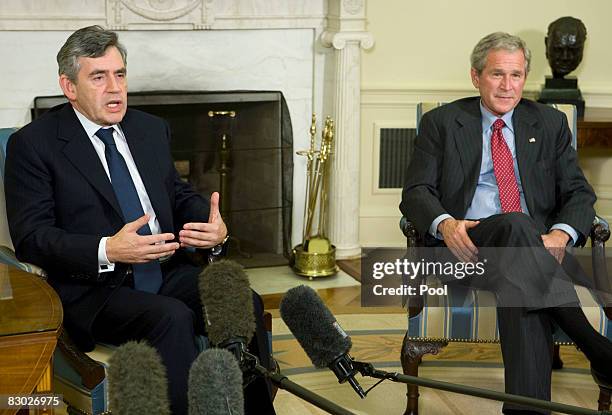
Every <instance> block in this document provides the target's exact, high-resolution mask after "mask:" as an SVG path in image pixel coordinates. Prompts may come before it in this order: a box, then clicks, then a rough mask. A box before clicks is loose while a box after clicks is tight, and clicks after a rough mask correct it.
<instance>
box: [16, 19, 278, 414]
mask: <svg viewBox="0 0 612 415" xmlns="http://www.w3.org/2000/svg"><path fill="white" fill-rule="evenodd" d="M57 60H58V64H59V83H60V87H61V88H62V91H63V92H64V94H65V95H66V97H67V98H68V100H69V102H70V103H69V104H65V105H60V106H58V107H55V108H53V109H51V110H50V111H49V112H48V113H46V114H44V115H43V116H42V117H40V118H39V119H37V120H35V121H33V122H32V123H30V124H29V125H27V126H25V127H23V128H22V129H20V130H19V131H18V132H16V133H15V134H14V135H13V136H12V137H11V139H10V142H9V145H8V150H7V161H6V179H5V180H6V184H5V189H6V201H7V215H8V218H9V226H10V231H11V237H12V240H13V242H14V245H15V250H16V253H17V256H18V258H20V259H21V260H24V261H28V262H32V263H34V264H36V265H39V266H41V267H42V268H44V269H45V270H46V271H47V272H48V275H49V283H50V284H51V285H52V286H53V287H54V288H55V290H56V291H57V293H58V294H59V296H60V298H61V300H62V303H63V306H64V324H65V326H66V327H67V329H68V331H69V333H70V334H71V336H72V337H73V338H74V340H75V342H76V343H77V344H78V345H79V346H80V347H81V348H82V349H83V350H85V351H88V350H91V349H92V348H93V347H94V343H95V342H96V341H103V342H109V343H113V344H121V343H124V342H125V341H128V340H132V339H144V340H146V341H148V342H149V343H150V344H151V345H152V346H154V347H155V348H156V349H157V350H158V351H159V353H160V355H161V357H162V360H163V362H164V363H165V365H166V368H167V374H168V379H169V392H170V399H171V406H172V410H173V413H175V414H184V413H186V412H187V379H188V372H189V368H190V366H191V363H192V362H193V360H194V359H195V358H196V354H197V347H196V342H195V335H196V334H203V333H204V321H203V316H202V305H201V303H200V299H199V294H198V288H197V280H198V275H199V273H200V272H201V269H202V268H201V267H200V266H196V265H195V264H192V263H190V262H189V261H188V260H187V257H186V255H185V254H184V250H185V249H191V250H194V249H195V250H197V251H199V252H200V253H201V254H203V255H205V256H208V257H209V258H213V257H214V256H215V255H219V253H220V252H221V251H222V249H223V244H224V242H225V241H226V239H227V228H226V226H225V223H224V222H223V218H222V217H221V215H220V213H219V195H218V193H213V195H212V196H211V199H210V202H209V201H208V200H206V199H204V198H203V197H201V196H200V195H199V194H198V193H196V192H195V191H194V190H193V189H192V188H191V186H190V185H188V184H187V183H185V182H183V181H182V180H181V179H180V178H179V176H178V174H177V172H176V170H175V168H174V163H173V160H172V157H171V154H170V147H169V140H170V129H169V127H168V124H167V123H166V122H165V121H164V120H162V119H160V118H157V117H154V116H152V115H148V114H146V113H143V112H140V111H136V110H131V109H128V108H127V76H126V75H127V71H126V50H125V48H124V47H123V46H122V45H121V44H120V43H119V41H118V38H117V35H116V33H114V32H110V31H106V30H104V29H102V28H101V27H99V26H91V27H86V28H83V29H80V30H78V31H76V32H75V33H73V34H72V35H71V36H70V37H69V38H68V39H67V41H66V43H65V44H64V45H63V46H62V48H61V49H60V51H59V53H58V55H57ZM226 295H231V293H227V294H226ZM254 303H255V313H256V315H255V319H256V322H257V332H256V336H255V338H254V339H253V341H252V342H251V344H250V346H249V347H250V350H251V351H252V352H254V353H256V354H259V355H260V357H261V359H262V361H263V363H264V364H265V365H267V364H269V361H268V359H269V355H268V353H267V350H268V344H267V337H266V335H265V331H264V328H263V323H262V312H263V310H262V301H261V298H260V297H259V296H257V295H256V294H255V293H254ZM245 402H246V406H247V411H249V412H251V413H257V414H267V413H269V414H272V413H274V409H273V407H272V403H271V401H270V396H269V394H268V390H267V387H266V384H265V382H264V381H263V380H261V381H256V382H253V383H251V384H250V385H249V387H248V388H247V390H246V391H245Z"/></svg>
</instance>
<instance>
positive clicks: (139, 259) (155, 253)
mask: <svg viewBox="0 0 612 415" xmlns="http://www.w3.org/2000/svg"><path fill="white" fill-rule="evenodd" d="M148 222H149V215H148V214H145V215H143V216H141V217H140V218H138V219H136V220H135V221H133V222H130V223H126V224H125V225H124V226H123V228H121V230H120V231H119V232H117V233H116V234H115V235H113V236H111V237H110V238H108V239H107V240H106V257H107V258H108V260H109V261H110V262H123V263H125V264H140V263H144V262H149V261H153V260H156V259H159V258H162V257H165V256H168V255H172V254H174V251H176V250H177V249H178V248H179V244H178V243H176V242H168V243H160V242H165V241H171V240H173V239H174V235H173V234H171V233H160V234H156V235H139V234H138V233H136V232H137V231H138V229H140V228H142V227H143V226H144V225H146V224H147V223H148Z"/></svg>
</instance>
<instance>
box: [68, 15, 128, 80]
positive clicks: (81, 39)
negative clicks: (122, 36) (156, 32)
mask: <svg viewBox="0 0 612 415" xmlns="http://www.w3.org/2000/svg"><path fill="white" fill-rule="evenodd" d="M111 46H114V47H116V48H117V50H118V51H119V53H120V54H121V57H122V58H123V64H124V65H127V50H126V49H125V47H124V46H123V45H122V44H121V43H119V37H118V36H117V33H115V32H111V31H110V30H106V29H104V28H103V27H101V26H97V25H96V26H88V27H84V28H82V29H79V30H77V31H76V32H74V33H73V34H71V35H70V37H69V38H68V39H66V43H64V45H63V46H62V48H61V49H60V50H59V52H58V53H57V65H58V67H59V68H58V72H59V74H60V75H66V76H67V77H68V79H70V80H71V81H72V82H74V83H76V80H77V74H78V73H79V69H80V68H79V58H80V57H87V58H99V57H100V56H103V55H104V54H105V53H106V49H108V48H109V47H111Z"/></svg>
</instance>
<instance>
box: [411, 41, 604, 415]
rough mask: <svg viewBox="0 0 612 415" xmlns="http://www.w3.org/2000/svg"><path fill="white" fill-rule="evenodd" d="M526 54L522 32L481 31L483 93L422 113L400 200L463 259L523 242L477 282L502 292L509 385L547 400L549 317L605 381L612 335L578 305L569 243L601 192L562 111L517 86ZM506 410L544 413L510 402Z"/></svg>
mask: <svg viewBox="0 0 612 415" xmlns="http://www.w3.org/2000/svg"><path fill="white" fill-rule="evenodd" d="M530 57H531V53H530V51H529V49H528V48H527V46H526V44H525V42H524V41H523V40H522V39H520V38H518V37H516V36H512V35H509V34H506V33H500V32H497V33H492V34H490V35H488V36H486V37H484V38H483V39H481V40H480V41H479V42H478V44H477V45H476V47H475V48H474V51H473V52H472V55H471V64H472V68H471V79H472V83H473V84H474V86H475V87H476V88H478V90H479V92H480V97H473V98H466V99H461V100H458V101H455V102H453V103H451V104H448V105H444V106H442V107H440V108H438V109H436V110H433V111H430V112H428V113H427V114H425V115H424V116H423V119H422V121H421V124H420V131H419V135H418V137H417V139H416V144H415V150H414V155H413V157H412V162H411V164H410V166H409V168H408V181H407V183H406V186H405V187H404V190H403V194H402V202H401V204H400V209H401V211H402V213H403V214H404V216H406V217H407V218H408V219H409V220H410V221H412V222H413V223H414V224H415V226H416V228H417V229H418V230H419V232H421V234H423V235H425V242H426V244H428V245H429V246H441V245H446V246H447V247H448V249H449V250H450V252H452V254H454V256H455V257H457V258H458V259H459V260H461V261H466V262H470V261H474V260H476V259H477V258H479V257H480V258H482V255H483V252H485V251H486V250H487V249H490V248H492V247H495V248H503V247H519V249H512V250H505V251H504V250H502V249H499V250H497V252H498V255H496V256H495V258H494V261H493V263H491V264H490V265H491V268H493V269H494V272H493V273H490V274H487V278H486V279H485V281H480V282H479V284H481V285H480V288H485V289H490V290H491V291H493V292H494V293H495V294H496V297H497V301H498V305H499V307H498V319H499V332H500V339H501V343H502V355H503V359H504V365H505V382H506V391H507V392H509V393H514V394H521V395H527V396H532V397H536V398H539V399H546V400H549V399H550V378H551V369H552V358H551V355H552V354H551V351H552V332H551V322H553V321H554V322H556V323H557V324H558V325H559V326H560V327H561V328H562V329H563V330H564V331H565V332H566V333H567V334H568V335H569V336H570V337H571V338H572V340H573V341H574V342H575V343H576V344H577V345H578V346H579V347H580V349H581V350H582V351H583V352H584V353H585V355H586V356H587V357H588V359H589V360H590V362H591V368H592V373H593V375H594V377H595V379H596V381H597V382H598V383H599V384H600V385H604V386H608V387H609V386H610V380H611V379H612V373H611V369H610V367H612V343H610V341H608V340H607V339H606V338H604V337H602V336H601V335H599V334H598V333H597V332H596V331H595V330H593V328H592V327H591V325H590V324H589V322H588V321H587V319H586V317H585V315H584V314H583V312H582V310H581V309H580V307H579V306H578V304H579V303H578V298H577V296H576V292H575V290H574V288H573V284H572V278H575V276H576V275H575V274H576V273H578V269H579V267H577V264H576V261H575V259H574V258H573V257H571V256H569V255H564V254H565V247H566V246H567V245H577V246H582V245H584V243H585V240H586V236H587V235H588V233H589V229H590V226H591V223H592V221H593V218H594V215H595V212H594V209H593V204H594V203H595V195H594V193H593V190H592V188H591V186H589V184H588V183H587V181H586V180H585V178H584V176H583V174H582V171H581V170H580V168H579V167H578V163H577V156H576V152H575V150H574V149H573V148H572V147H571V144H570V143H571V133H570V131H569V128H568V124H567V119H566V117H565V115H563V114H562V113H560V112H559V111H557V110H555V109H552V108H550V107H547V106H545V105H541V104H537V103H535V102H531V101H528V100H525V99H523V98H522V93H523V88H524V85H525V80H526V77H527V74H528V72H529V63H530ZM521 247H528V250H521V249H520V248H521ZM486 252H489V251H486ZM517 255H518V257H517ZM559 264H562V266H561V267H559V266H558V265H559ZM483 285H484V286H483ZM503 410H504V412H505V413H507V414H529V413H539V412H537V411H533V410H531V409H529V408H525V407H520V406H516V405H508V404H505V405H504V409H503Z"/></svg>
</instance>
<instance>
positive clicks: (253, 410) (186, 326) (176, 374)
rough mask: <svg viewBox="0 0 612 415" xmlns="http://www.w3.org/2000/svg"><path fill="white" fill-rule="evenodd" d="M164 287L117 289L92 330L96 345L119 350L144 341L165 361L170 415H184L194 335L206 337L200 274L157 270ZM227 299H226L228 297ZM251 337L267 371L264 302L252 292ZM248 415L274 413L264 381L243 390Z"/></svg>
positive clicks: (175, 266) (188, 269)
mask: <svg viewBox="0 0 612 415" xmlns="http://www.w3.org/2000/svg"><path fill="white" fill-rule="evenodd" d="M162 271H163V284H162V286H161V288H160V291H159V293H158V294H151V293H147V292H143V291H138V290H134V289H133V288H132V286H130V283H129V282H128V283H126V284H124V285H123V286H122V287H120V288H119V289H118V290H117V291H116V292H115V293H114V294H113V296H112V297H111V298H110V299H109V301H108V303H107V304H106V305H105V306H104V308H103V309H102V310H101V311H100V313H99V314H98V316H97V317H96V319H95V321H94V325H93V328H92V331H93V335H94V338H95V339H96V341H99V342H105V343H110V344H116V345H120V344H122V343H125V342H126V341H129V340H146V341H147V342H148V343H149V344H150V345H151V346H153V347H155V348H156V349H157V351H158V352H159V354H160V356H161V358H162V361H163V362H164V364H165V366H166V370H167V376H168V392H169V397H170V402H171V408H172V413H173V414H175V415H182V414H187V409H188V408H187V388H188V386H187V383H188V376H189V369H190V368H191V364H192V362H193V361H194V360H195V358H196V357H197V353H198V349H197V347H196V342H195V336H196V335H197V334H202V335H203V334H205V332H204V327H205V326H204V320H203V313H202V304H201V302H200V296H199V291H198V276H199V274H200V272H201V271H202V268H201V267H197V266H194V265H191V264H187V263H176V262H173V263H170V264H164V265H163V266H162ZM228 295H231V294H229V293H228ZM253 303H254V309H255V320H256V332H255V336H254V337H253V339H252V341H251V343H250V344H249V346H248V348H249V351H250V352H251V353H253V354H254V355H256V356H258V357H259V358H260V361H261V363H262V365H264V366H266V367H270V355H269V344H268V338H267V334H266V331H265V328H264V326H263V302H262V300H261V297H260V296H259V295H258V294H257V293H255V292H253ZM244 394H245V396H244V398H245V409H246V413H248V414H274V413H275V412H274V408H273V406H272V401H271V399H270V394H269V389H268V385H267V382H266V381H264V380H263V379H257V380H256V381H254V382H252V383H251V384H249V386H248V387H247V388H246V389H245V391H244Z"/></svg>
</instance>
